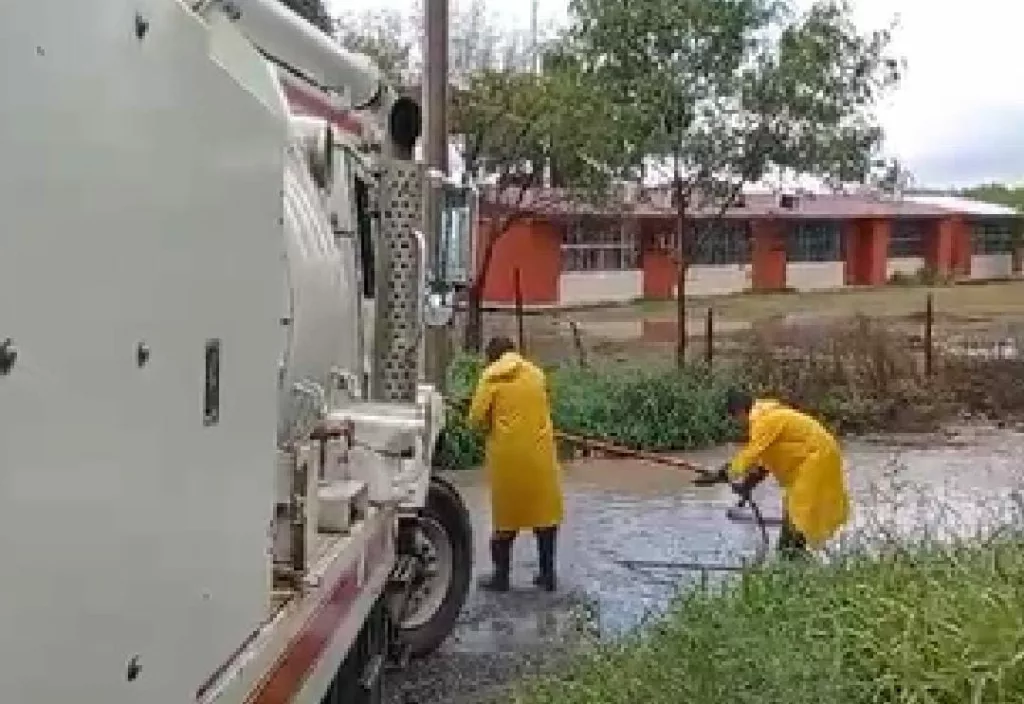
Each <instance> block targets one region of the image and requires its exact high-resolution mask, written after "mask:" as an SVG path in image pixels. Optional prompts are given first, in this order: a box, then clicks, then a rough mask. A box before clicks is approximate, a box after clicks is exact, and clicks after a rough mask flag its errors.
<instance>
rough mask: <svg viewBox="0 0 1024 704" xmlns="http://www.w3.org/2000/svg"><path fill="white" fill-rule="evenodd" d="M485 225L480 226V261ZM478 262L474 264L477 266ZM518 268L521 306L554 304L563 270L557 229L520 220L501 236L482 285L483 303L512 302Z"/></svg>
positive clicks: (533, 221)
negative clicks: (520, 285) (521, 295)
mask: <svg viewBox="0 0 1024 704" xmlns="http://www.w3.org/2000/svg"><path fill="white" fill-rule="evenodd" d="M487 227H488V223H487V222H481V224H480V237H481V240H482V241H481V242H480V245H479V246H478V248H477V253H478V259H479V260H482V259H483V249H484V246H485V244H486V239H485V238H486V237H487V232H486V228H487ZM479 265H480V261H478V262H477V266H479ZM517 267H518V268H519V274H520V283H521V284H522V293H523V302H524V303H527V304H540V303H557V302H558V280H559V274H560V273H561V269H562V248H561V235H560V233H559V231H558V228H557V227H556V226H554V225H553V224H551V223H549V222H546V221H544V220H540V219H536V220H521V221H519V222H517V223H515V224H513V225H512V226H511V227H509V228H508V230H507V231H506V232H504V233H502V234H501V235H499V236H498V241H497V242H496V243H495V245H494V253H493V254H492V255H491V264H490V267H488V270H487V279H486V281H485V282H484V296H483V297H484V301H486V302H488V303H512V302H513V301H515V297H516V295H515V270H516V268H517Z"/></svg>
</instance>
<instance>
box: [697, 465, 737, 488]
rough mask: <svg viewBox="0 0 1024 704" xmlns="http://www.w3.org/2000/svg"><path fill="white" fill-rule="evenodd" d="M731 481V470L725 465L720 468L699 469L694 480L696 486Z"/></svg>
mask: <svg viewBox="0 0 1024 704" xmlns="http://www.w3.org/2000/svg"><path fill="white" fill-rule="evenodd" d="M728 481H729V472H728V471H727V470H726V468H725V467H719V468H718V469H698V470H697V478H696V479H694V480H693V483H694V484H695V485H696V486H714V485H715V484H726V483H727V482H728Z"/></svg>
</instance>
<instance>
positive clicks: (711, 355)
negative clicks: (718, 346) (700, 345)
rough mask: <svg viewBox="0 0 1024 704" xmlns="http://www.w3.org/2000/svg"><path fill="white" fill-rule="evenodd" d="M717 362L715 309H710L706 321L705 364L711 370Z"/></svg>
mask: <svg viewBox="0 0 1024 704" xmlns="http://www.w3.org/2000/svg"><path fill="white" fill-rule="evenodd" d="M714 361H715V309H714V308H711V307H710V306H709V307H708V313H707V317H706V318H705V320H704V362H705V364H707V365H708V369H711V366H712V364H713V363H714Z"/></svg>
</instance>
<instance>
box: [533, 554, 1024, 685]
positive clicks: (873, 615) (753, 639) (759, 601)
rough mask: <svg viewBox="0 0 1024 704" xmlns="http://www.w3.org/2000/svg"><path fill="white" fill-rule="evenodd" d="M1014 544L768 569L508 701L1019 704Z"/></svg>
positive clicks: (1023, 681)
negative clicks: (970, 703) (827, 564)
mask: <svg viewBox="0 0 1024 704" xmlns="http://www.w3.org/2000/svg"><path fill="white" fill-rule="evenodd" d="M1022 584H1024V543H1021V542H1019V541H1017V540H1009V539H1005V540H1001V541H997V542H985V543H982V542H979V543H976V544H974V546H973V547H958V548H938V547H933V548H919V549H917V550H913V551H898V552H895V553H893V554H890V555H888V556H886V557H881V558H869V557H867V556H858V557H850V558H847V559H846V560H844V561H842V562H840V563H838V564H833V565H829V566H805V567H803V568H802V569H798V568H794V567H789V568H787V567H776V568H774V569H769V570H766V571H763V572H758V573H752V574H748V575H746V576H744V577H743V579H742V580H739V581H737V582H734V583H732V584H731V585H729V586H726V587H724V588H723V590H722V591H719V592H713V591H703V592H702V591H696V592H693V593H690V594H688V595H686V596H683V597H681V598H680V599H679V601H678V602H677V603H676V604H675V605H674V607H673V608H672V609H671V610H670V611H669V612H668V614H667V615H665V616H664V617H663V618H662V619H661V620H660V621H658V622H657V623H655V624H653V625H652V626H649V627H647V628H646V629H644V630H643V631H642V632H640V633H637V634H635V635H634V636H632V637H629V638H626V639H624V640H622V641H619V642H615V643H611V644H602V645H599V646H596V647H595V648H593V649H592V651H591V652H588V653H584V654H583V655H581V656H580V658H579V659H578V660H577V662H576V663H575V665H574V666H572V667H570V668H568V669H565V670H563V671H562V672H561V673H560V674H558V675H556V676H553V677H550V678H547V679H541V680H539V681H536V682H534V683H532V684H530V685H527V686H526V687H525V688H524V690H523V691H522V692H521V693H520V694H519V695H518V696H516V697H515V699H514V701H515V702H517V704H547V703H549V702H551V703H554V702H558V703H560V704H574V703H575V702H579V703H580V704H583V703H584V702H586V703H587V704H613V703H617V702H623V703H624V704H627V703H628V704H631V703H632V702H640V701H642V702H645V703H646V704H662V703H664V704H670V703H671V704H676V703H678V702H700V704H719V703H721V704H762V703H763V702H785V703H786V704H862V703H863V704H868V703H869V702H870V703H876V702H908V703H909V702H933V703H934V704H961V702H977V703H978V704H989V703H990V704H997V703H999V704H1002V703H1004V702H1005V703H1007V704H1009V703H1010V702H1021V701H1024V663H1022V661H1021V658H1022V656H1021V652H1022V651H1021V647H1022V635H1021V634H1022V633H1024V610H1022V609H1021V608H1020V603H1021V598H1022V588H1021V585H1022Z"/></svg>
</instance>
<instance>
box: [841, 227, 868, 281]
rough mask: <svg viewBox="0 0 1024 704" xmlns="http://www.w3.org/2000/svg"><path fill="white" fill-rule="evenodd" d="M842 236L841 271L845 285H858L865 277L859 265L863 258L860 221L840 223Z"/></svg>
mask: <svg viewBox="0 0 1024 704" xmlns="http://www.w3.org/2000/svg"><path fill="white" fill-rule="evenodd" d="M842 238H843V254H844V255H845V256H844V260H843V264H844V267H843V273H844V279H845V281H846V285H847V286H859V285H860V284H861V282H862V281H863V280H864V279H865V278H866V277H865V276H864V273H863V267H862V266H861V259H862V258H863V256H864V255H863V254H862V251H861V250H862V249H863V248H864V237H863V235H862V233H861V227H860V221H858V220H846V221H844V222H843V224H842Z"/></svg>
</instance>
